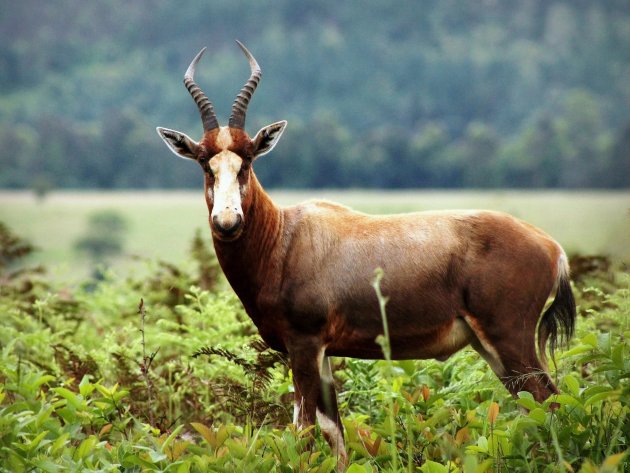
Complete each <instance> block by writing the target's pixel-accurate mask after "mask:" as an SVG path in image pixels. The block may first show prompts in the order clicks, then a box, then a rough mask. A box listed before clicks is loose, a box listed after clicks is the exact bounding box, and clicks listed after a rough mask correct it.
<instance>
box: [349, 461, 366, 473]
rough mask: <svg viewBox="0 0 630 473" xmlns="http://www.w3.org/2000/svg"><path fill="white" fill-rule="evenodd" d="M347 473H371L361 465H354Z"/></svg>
mask: <svg viewBox="0 0 630 473" xmlns="http://www.w3.org/2000/svg"><path fill="white" fill-rule="evenodd" d="M346 473H369V470H367V469H366V468H365V467H364V466H363V465H361V464H359V463H353V464H352V465H350V466H349V467H348V469H347V470H346Z"/></svg>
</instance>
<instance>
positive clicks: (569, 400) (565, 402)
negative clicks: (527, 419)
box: [549, 394, 582, 406]
mask: <svg viewBox="0 0 630 473" xmlns="http://www.w3.org/2000/svg"><path fill="white" fill-rule="evenodd" d="M549 400H550V401H551V402H557V403H558V404H560V405H562V406H581V405H582V404H581V403H580V401H578V400H577V399H575V398H574V397H573V396H570V395H569V394H557V395H555V396H552V397H551V398H549Z"/></svg>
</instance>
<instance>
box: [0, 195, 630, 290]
mask: <svg viewBox="0 0 630 473" xmlns="http://www.w3.org/2000/svg"><path fill="white" fill-rule="evenodd" d="M272 195H273V197H274V199H275V201H276V202H277V203H279V204H281V205H291V204H294V203H298V202H300V201H303V200H306V199H311V198H324V199H328V200H332V201H337V202H340V203H343V204H346V205H349V206H351V207H353V208H355V209H357V210H361V211H364V212H368V213H394V212H409V211H417V210H433V209H449V208H485V209H494V210H502V211H505V212H509V213H511V214H513V215H515V216H517V217H520V218H522V219H524V220H527V221H529V222H531V223H533V224H535V225H538V226H539V227H541V228H543V229H544V230H546V231H547V232H548V233H550V234H551V235H552V236H554V237H555V238H556V239H557V240H558V241H559V242H560V243H561V244H562V245H563V246H564V247H565V249H566V250H567V251H568V252H569V253H572V252H581V253H588V254H607V255H610V256H611V257H612V258H613V259H614V260H617V261H619V260H624V261H630V193H628V192H589V191H583V192H555V191H544V192H515V191H486V192H481V191H456V192H446V191H397V192H384V191H325V190H319V191H301V192H288V191H280V192H272ZM99 210H114V211H116V212H117V213H119V214H120V215H121V216H122V217H124V219H125V220H126V222H127V225H128V231H127V233H126V238H125V246H124V247H125V256H124V257H122V258H119V259H118V260H117V261H115V263H114V267H116V268H119V269H125V270H126V269H128V268H130V267H131V266H133V265H136V264H137V263H135V262H134V260H133V259H131V258H130V256H132V255H136V256H142V257H146V258H161V259H164V260H166V261H170V262H174V263H179V262H181V261H183V260H184V259H185V258H186V252H187V251H188V249H189V243H190V241H191V239H192V237H193V235H194V233H195V231H196V230H197V229H202V231H203V232H204V234H205V235H207V236H208V238H209V230H208V226H207V209H206V206H205V202H204V199H203V194H202V191H201V190H199V191H182V192H174V191H151V192H56V193H53V194H50V195H49V196H48V197H47V198H46V199H44V200H42V201H38V200H37V199H36V198H35V197H34V196H33V194H31V193H29V192H0V221H2V222H5V223H6V224H7V225H9V227H10V228H12V229H13V230H14V231H15V232H16V233H17V234H18V235H21V236H23V237H24V238H26V239H28V240H30V241H31V242H32V243H34V244H35V245H36V246H37V248H38V249H39V251H38V252H37V253H36V255H35V257H34V258H32V259H31V261H30V262H31V263H42V264H45V265H47V266H49V267H50V268H51V269H52V270H53V272H54V273H55V274H58V275H60V276H61V277H64V278H70V279H72V278H73V277H76V276H83V275H85V273H86V272H87V268H88V264H87V262H86V261H85V260H84V257H83V256H82V255H80V254H78V253H76V252H75V251H74V250H73V244H74V242H75V241H76V240H77V239H78V238H79V237H80V236H81V235H83V234H84V233H85V232H86V226H87V219H88V216H89V215H90V214H92V213H94V212H96V211H99Z"/></svg>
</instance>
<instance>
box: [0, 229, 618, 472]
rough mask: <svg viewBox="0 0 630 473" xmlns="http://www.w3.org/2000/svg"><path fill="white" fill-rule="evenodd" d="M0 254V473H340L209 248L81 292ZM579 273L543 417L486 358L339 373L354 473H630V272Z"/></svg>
mask: <svg viewBox="0 0 630 473" xmlns="http://www.w3.org/2000/svg"><path fill="white" fill-rule="evenodd" d="M0 242H1V243H2V249H1V252H0V255H2V259H1V262H2V264H1V265H0V282H1V284H0V313H2V314H3V316H2V317H1V318H0V465H1V466H0V471H7V472H12V473H13V472H21V471H46V472H60V471H112V472H113V471H173V472H207V471H217V472H228V471H230V472H231V471H257V472H258V471H260V472H288V471H293V472H331V471H333V470H334V468H335V465H336V459H335V458H332V457H330V450H329V448H328V446H327V444H326V443H325V442H324V441H323V439H322V437H321V435H319V434H317V431H316V432H315V433H316V437H315V441H314V442H313V443H310V442H309V439H310V433H309V432H297V431H295V429H294V428H293V427H291V426H287V423H288V422H290V412H291V408H292V399H291V397H292V393H291V390H292V387H291V380H290V371H289V369H288V365H287V360H286V358H285V357H284V356H282V355H280V354H277V353H275V352H272V351H271V350H269V349H268V348H267V347H266V346H265V345H264V343H262V342H261V341H260V339H259V338H258V337H257V335H256V331H255V328H254V327H253V325H252V324H251V322H250V321H249V319H248V318H247V316H246V315H245V313H244V311H243V309H242V308H241V306H240V304H239V302H238V300H237V299H236V298H235V296H234V294H233V293H232V292H231V291H230V290H228V289H227V288H226V283H225V281H224V280H223V279H222V277H221V276H220V275H219V271H218V268H217V264H216V260H215V259H214V257H213V255H212V251H211V250H210V249H209V247H208V241H207V239H206V238H205V237H203V236H201V234H199V233H198V234H197V235H196V236H195V237H194V238H193V240H192V244H191V247H190V254H191V258H192V261H189V264H188V265H186V266H175V265H173V264H170V263H166V262H164V261H159V260H155V261H152V262H150V263H148V265H149V267H148V269H147V270H146V271H145V274H144V276H142V277H138V276H135V277H134V276H128V277H120V276H116V275H115V274H113V273H111V272H107V273H106V275H105V278H104V279H103V280H100V281H98V282H95V281H88V280H85V281H84V282H83V283H81V284H80V285H78V286H75V287H68V286H65V285H63V284H60V283H59V282H54V281H51V280H50V279H48V278H47V277H45V276H44V275H42V274H41V272H40V271H39V270H29V269H28V268H24V267H23V266H20V265H19V262H20V260H21V259H23V258H24V257H26V256H27V255H28V253H29V252H30V251H32V247H31V246H30V245H29V244H28V243H27V242H25V241H23V240H22V239H20V238H19V237H16V236H15V234H13V233H12V231H11V230H10V229H8V228H7V227H5V226H2V227H0ZM18 268H19V269H18ZM572 268H573V276H574V292H575V294H576V296H577V299H578V304H579V312H580V318H579V322H578V327H577V334H576V337H575V339H574V341H573V343H572V345H571V347H570V348H569V349H568V350H566V351H563V352H559V353H556V365H557V371H555V377H556V380H557V383H558V385H559V387H560V389H561V394H560V395H558V396H556V397H555V398H553V399H549V400H548V401H545V402H544V403H542V404H539V403H536V402H535V401H534V400H533V399H532V398H531V396H530V395H528V394H527V393H521V395H520V397H519V399H517V400H514V399H512V398H511V397H510V396H509V395H508V393H507V392H506V391H505V390H504V388H503V387H502V385H501V384H500V382H499V381H498V380H497V379H496V377H495V376H494V375H493V374H492V372H491V370H490V369H489V368H488V367H487V365H486V364H485V363H484V362H483V361H482V360H481V359H480V358H479V357H478V356H477V354H476V353H475V352H474V351H472V350H464V351H461V352H459V353H458V354H456V355H455V356H453V357H451V358H450V359H449V360H447V361H446V362H437V361H397V362H387V361H379V362H370V361H362V360H354V359H337V360H336V362H335V365H336V366H335V370H334V372H335V378H336V384H337V385H338V387H339V388H340V389H339V390H340V401H341V402H340V409H341V411H342V416H343V418H344V421H345V427H346V440H347V447H348V453H349V455H350V461H351V465H350V468H349V469H348V471H349V472H350V473H364V472H365V473H368V472H369V473H371V472H376V471H384V472H390V471H401V472H411V471H419V472H424V473H430V472H438V473H442V472H444V473H446V472H449V473H473V472H521V471H523V472H557V471H564V472H581V473H591V472H592V473H595V472H597V473H608V472H610V473H612V472H625V471H628V469H629V468H630V456H629V455H630V453H629V447H630V445H629V439H630V356H629V355H630V353H629V349H630V347H629V346H628V340H630V325H629V320H630V275H629V274H627V273H624V272H620V271H618V267H617V265H615V264H611V263H610V262H609V261H608V260H607V259H606V258H589V257H581V258H577V257H576V258H573V259H572ZM382 277H384V278H386V277H387V275H386V274H385V275H383V276H382ZM374 284H375V290H378V281H375V283H374ZM384 296H385V297H386V296H387V295H386V294H384ZM384 307H385V308H386V306H384ZM384 315H385V314H384ZM382 342H383V343H384V346H385V345H386V341H385V340H383V341H382ZM551 402H555V403H557V404H558V405H559V407H558V408H557V409H551V407H550V404H551ZM519 408H525V409H527V411H525V410H522V409H519ZM396 465H397V468H396V467H395V466H396Z"/></svg>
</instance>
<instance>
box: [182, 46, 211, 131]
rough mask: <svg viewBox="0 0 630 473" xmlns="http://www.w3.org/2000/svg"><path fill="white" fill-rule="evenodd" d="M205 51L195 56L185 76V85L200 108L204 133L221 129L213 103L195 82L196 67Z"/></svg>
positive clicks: (204, 49)
mask: <svg viewBox="0 0 630 473" xmlns="http://www.w3.org/2000/svg"><path fill="white" fill-rule="evenodd" d="M205 51H206V48H203V49H202V50H201V51H199V53H198V54H197V55H196V56H195V59H193V60H192V62H191V63H190V66H188V69H186V74H184V85H185V86H186V88H187V89H188V92H190V95H192V98H193V100H194V101H195V103H196V104H197V108H199V113H200V114H201V123H203V131H210V130H214V129H215V128H219V122H218V121H217V116H216V115H215V113H214V107H213V106H212V102H210V100H208V97H206V94H204V93H203V92H202V91H201V88H200V87H199V86H198V85H197V84H195V80H194V76H195V67H197V63H198V62H199V60H200V59H201V56H203V53H204V52H205Z"/></svg>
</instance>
